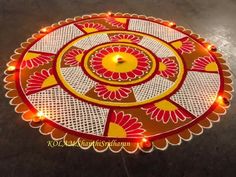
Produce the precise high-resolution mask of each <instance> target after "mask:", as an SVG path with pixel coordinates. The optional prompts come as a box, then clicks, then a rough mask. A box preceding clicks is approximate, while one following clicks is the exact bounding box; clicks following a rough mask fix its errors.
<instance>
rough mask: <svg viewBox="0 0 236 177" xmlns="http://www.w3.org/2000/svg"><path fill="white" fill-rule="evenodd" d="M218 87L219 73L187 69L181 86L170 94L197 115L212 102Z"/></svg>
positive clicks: (203, 111)
mask: <svg viewBox="0 0 236 177" xmlns="http://www.w3.org/2000/svg"><path fill="white" fill-rule="evenodd" d="M219 88H220V77H219V74H215V73H203V72H194V71H189V72H188V73H187V76H186V79H185V81H184V83H183V85H182V87H181V88H180V90H179V91H178V92H177V93H176V94H174V95H173V96H171V100H173V101H175V102H176V103H178V104H179V105H180V106H182V107H183V108H185V109H186V110H188V111H189V112H191V113H192V114H193V115H195V116H196V117H198V116H201V115H202V114H204V113H205V112H206V111H207V110H208V109H209V108H210V106H211V105H212V104H213V103H214V101H215V99H216V97H217V94H218V91H219Z"/></svg>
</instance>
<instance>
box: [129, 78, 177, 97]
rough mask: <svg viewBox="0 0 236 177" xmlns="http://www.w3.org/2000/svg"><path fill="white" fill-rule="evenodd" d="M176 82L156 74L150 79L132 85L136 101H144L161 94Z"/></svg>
mask: <svg viewBox="0 0 236 177" xmlns="http://www.w3.org/2000/svg"><path fill="white" fill-rule="evenodd" d="M173 83H174V82H172V81H170V80H168V79H165V78H163V77H160V76H155V77H154V78H152V79H151V80H150V81H148V82H146V83H143V84H141V85H138V86H134V87H132V89H133V93H134V96H135V98H136V101H144V100H148V99H151V98H153V97H156V96H158V95H160V94H161V93H163V92H165V91H166V90H167V89H169V88H170V87H171V86H172V85H173Z"/></svg>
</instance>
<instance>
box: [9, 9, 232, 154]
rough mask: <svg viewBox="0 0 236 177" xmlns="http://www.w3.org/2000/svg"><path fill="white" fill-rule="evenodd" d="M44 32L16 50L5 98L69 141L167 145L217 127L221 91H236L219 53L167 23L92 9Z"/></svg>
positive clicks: (115, 146) (103, 146)
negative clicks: (39, 117)
mask: <svg viewBox="0 0 236 177" xmlns="http://www.w3.org/2000/svg"><path fill="white" fill-rule="evenodd" d="M46 29H47V32H39V33H37V34H34V35H33V36H32V38H30V39H28V40H27V42H24V43H22V45H21V46H22V47H21V48H18V49H16V51H15V52H16V54H14V55H13V56H12V57H11V61H10V62H9V63H8V66H16V70H15V71H11V72H9V71H6V72H5V73H6V74H7V76H6V78H5V82H6V83H7V84H6V85H5V87H6V88H7V89H8V90H9V91H8V92H7V94H6V95H7V96H8V97H10V98H12V100H11V104H14V105H16V111H17V112H22V113H23V114H22V118H23V119H24V120H26V121H29V122H30V125H31V126H32V127H38V128H39V130H40V132H41V133H42V134H44V135H48V134H50V135H51V137H52V138H53V139H55V140H60V139H63V140H64V142H65V143H66V144H68V145H71V146H72V145H75V144H76V145H79V146H80V147H81V148H83V149H88V148H89V147H91V146H93V148H94V149H95V150H96V151H98V152H103V151H105V150H107V149H108V148H109V149H110V150H111V151H113V152H119V151H120V150H122V149H124V150H126V151H127V152H130V153H132V152H135V151H136V150H137V149H141V150H142V151H145V152H150V151H152V150H153V149H154V148H157V149H165V148H166V147H167V145H168V143H170V144H180V143H181V141H182V140H190V139H191V138H192V134H200V133H202V130H203V128H208V127H211V125H212V122H214V121H218V120H219V115H220V114H224V113H225V109H226V108H227V107H228V105H224V104H223V103H222V104H221V103H220V102H219V101H217V100H218V98H219V96H221V97H224V98H225V99H228V100H230V99H231V97H232V95H231V91H233V88H232V86H231V83H232V81H231V79H230V76H231V74H230V72H229V71H228V67H227V65H226V64H225V61H224V60H223V59H222V58H221V57H222V56H221V54H219V53H217V52H213V51H209V50H208V49H207V43H206V42H205V41H204V39H202V38H200V37H199V36H198V35H195V34H193V33H192V32H191V31H189V30H185V29H184V28H183V27H178V26H177V27H170V26H168V22H167V21H163V20H161V19H155V18H153V17H145V16H138V15H129V14H120V13H117V14H112V15H108V14H93V15H88V16H83V17H75V18H73V19H67V20H65V21H61V22H59V23H58V24H54V25H52V26H50V27H47V28H46ZM37 112H40V113H41V114H43V117H44V119H41V121H37V122H36V121H34V117H35V116H36V115H37ZM147 141H148V143H147ZM144 142H145V143H144ZM145 144H149V145H150V146H148V147H147V146H145Z"/></svg>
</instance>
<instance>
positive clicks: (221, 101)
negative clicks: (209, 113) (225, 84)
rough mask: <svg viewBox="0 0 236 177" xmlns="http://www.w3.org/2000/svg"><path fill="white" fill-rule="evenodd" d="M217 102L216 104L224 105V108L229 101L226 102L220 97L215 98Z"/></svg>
mask: <svg viewBox="0 0 236 177" xmlns="http://www.w3.org/2000/svg"><path fill="white" fill-rule="evenodd" d="M217 102H218V104H221V105H225V106H228V105H229V100H227V99H226V98H224V97H223V96H221V95H220V96H218V97H217Z"/></svg>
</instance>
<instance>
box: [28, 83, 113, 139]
mask: <svg viewBox="0 0 236 177" xmlns="http://www.w3.org/2000/svg"><path fill="white" fill-rule="evenodd" d="M27 97H28V100H29V101H30V102H31V103H32V104H33V105H34V107H35V108H36V109H37V110H38V111H42V112H43V113H44V114H45V116H46V117H47V118H48V119H50V120H52V121H54V122H56V123H58V124H59V125H61V126H63V127H66V128H68V129H72V130H75V131H79V132H83V133H88V134H93V135H103V132H104V126H105V122H106V119H107V116H108V111H109V109H105V108H101V107H97V106H94V105H91V104H88V103H86V102H83V101H80V100H78V99H76V98H74V97H72V96H71V95H69V94H68V93H67V92H65V91H64V90H63V89H62V88H60V86H55V87H52V88H50V89H47V90H43V91H40V92H38V93H35V94H32V95H29V96H27Z"/></svg>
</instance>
